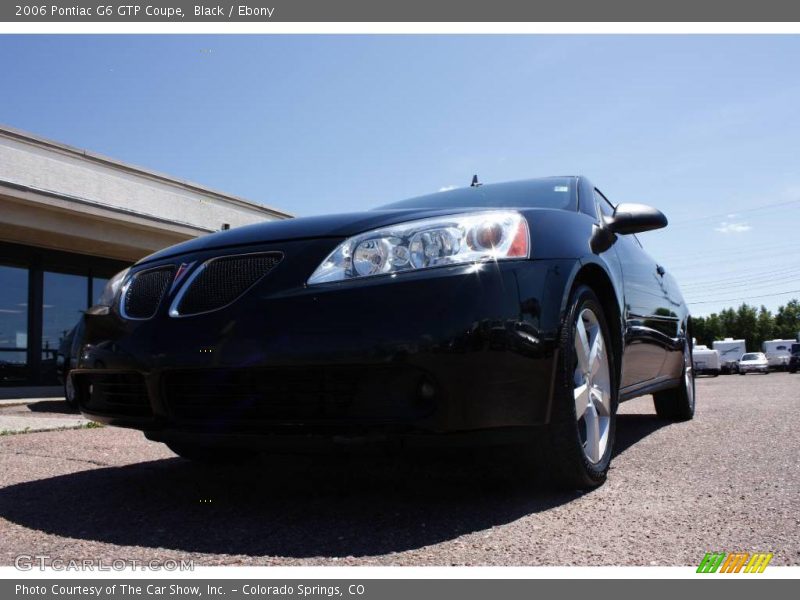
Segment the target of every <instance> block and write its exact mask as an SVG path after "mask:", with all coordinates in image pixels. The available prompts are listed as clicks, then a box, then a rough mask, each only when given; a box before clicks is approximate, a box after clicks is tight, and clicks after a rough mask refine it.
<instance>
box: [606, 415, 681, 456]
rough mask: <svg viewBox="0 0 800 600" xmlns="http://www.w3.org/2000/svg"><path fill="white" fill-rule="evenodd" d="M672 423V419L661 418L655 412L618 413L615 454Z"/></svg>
mask: <svg viewBox="0 0 800 600" xmlns="http://www.w3.org/2000/svg"><path fill="white" fill-rule="evenodd" d="M670 424H671V421H668V420H666V419H661V418H659V417H658V416H656V415H655V414H641V413H632V414H625V415H617V433H616V440H615V441H614V456H618V455H620V454H622V453H623V452H625V450H627V449H628V448H630V447H631V446H633V445H634V444H635V443H637V442H639V441H640V440H643V439H644V438H646V437H647V436H649V435H651V434H653V433H655V432H656V431H658V430H659V429H661V428H663V427H667V426H668V425H670Z"/></svg>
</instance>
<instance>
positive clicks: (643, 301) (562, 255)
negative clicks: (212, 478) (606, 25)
mask: <svg viewBox="0 0 800 600" xmlns="http://www.w3.org/2000/svg"><path fill="white" fill-rule="evenodd" d="M666 224H667V220H666V218H665V217H664V215H662V214H661V213H660V212H659V211H657V210H655V209H653V208H650V207H648V206H644V205H640V204H620V205H618V206H616V207H614V206H613V205H612V204H611V203H610V202H609V201H608V200H607V199H606V198H605V197H604V196H603V195H602V193H600V191H599V190H597V189H596V188H595V187H594V186H593V185H592V183H591V182H590V181H589V180H587V179H586V178H584V177H549V178H542V179H533V180H528V181H520V182H512V183H500V184H492V185H472V186H470V187H468V188H463V189H456V190H451V191H446V192H439V193H437V194H432V195H428V196H422V197H419V198H414V199H411V200H404V201H401V202H397V203H394V204H390V205H388V206H384V207H381V208H379V209H377V210H373V211H368V212H362V213H355V214H340V215H332V216H324V217H311V218H298V219H290V220H285V221H276V222H268V223H263V224H257V225H251V226H247V227H242V228H238V229H233V230H230V231H223V232H220V233H215V234H213V235H208V236H206V237H201V238H198V239H195V240H191V241H189V242H185V243H182V244H178V245H176V246H173V247H171V248H167V249H165V250H162V251H160V252H157V253H156V254H153V255H151V256H148V257H147V258H145V259H143V260H141V261H139V262H138V263H137V264H136V265H134V266H132V267H131V268H130V269H128V270H126V271H124V272H122V273H119V274H118V275H117V276H116V277H114V278H113V279H112V280H111V281H110V282H109V284H108V287H107V288H106V291H105V293H104V295H103V298H102V300H101V302H100V303H99V305H98V306H95V307H93V308H92V309H90V311H89V314H88V315H87V317H86V333H85V338H84V340H83V344H82V347H81V352H80V357H79V363H78V365H77V368H76V369H74V370H73V371H72V372H71V374H70V376H71V377H72V384H73V387H74V390H75V393H76V397H77V400H78V403H79V405H80V408H81V410H82V412H83V413H84V414H85V415H86V416H87V417H89V418H91V419H94V420H96V421H100V422H103V423H107V424H110V425H117V426H122V427H133V428H136V429H139V430H142V431H144V433H145V435H146V436H147V438H148V439H151V440H156V441H160V442H165V443H166V444H167V445H168V446H169V447H170V448H171V449H172V450H173V451H175V452H176V453H177V454H179V455H181V456H184V457H187V458H191V459H197V460H219V459H223V458H224V459H234V460H235V459H238V458H242V459H243V458H245V457H247V456H249V455H251V454H253V453H254V452H255V451H256V450H258V451H267V450H269V449H270V448H274V447H276V446H283V445H284V444H297V445H298V446H300V447H306V446H309V445H311V444H312V443H314V442H317V441H320V440H322V441H331V442H336V441H350V442H352V441H354V440H362V439H370V440H373V439H380V440H383V439H387V440H403V441H414V440H420V439H423V440H431V439H435V440H437V441H444V442H445V443H450V441H454V440H456V439H461V440H464V439H470V440H471V439H477V438H482V437H490V438H491V439H492V440H497V441H504V442H512V441H513V442H514V443H520V442H521V443H523V444H525V448H526V449H530V452H528V451H527V450H526V452H520V453H519V456H520V457H521V458H520V460H521V461H522V460H523V458H522V457H525V459H526V460H527V457H528V456H535V457H538V458H537V459H536V460H537V464H538V467H539V469H540V472H544V473H547V474H549V475H550V476H552V478H553V480H554V481H555V482H557V483H558V484H560V485H565V486H569V487H574V488H591V487H593V486H596V485H599V484H601V483H602V482H603V481H604V480H605V477H606V473H607V471H608V467H609V462H610V460H611V456H612V450H613V445H614V433H615V427H616V411H617V405H618V403H619V402H621V401H624V400H628V399H630V398H634V397H636V396H641V395H644V394H653V397H654V399H655V410H656V412H657V413H658V415H659V416H661V417H664V418H667V419H672V420H686V419H691V418H692V416H693V414H694V402H695V400H694V399H695V394H694V375H693V372H692V346H691V344H692V342H691V340H692V337H691V335H690V332H689V326H690V323H689V311H688V310H687V307H686V304H685V302H684V301H683V298H682V296H681V293H680V291H679V289H678V286H677V285H676V283H675V281H674V279H673V278H672V277H671V276H670V274H669V273H668V272H666V271H665V270H664V268H663V267H662V266H660V265H659V264H657V263H656V262H655V260H653V259H652V258H651V257H650V256H649V255H648V254H647V253H646V252H645V251H644V250H643V249H642V246H641V245H640V243H639V240H638V239H637V238H636V236H635V234H637V233H640V232H644V231H648V230H651V229H657V228H660V227H664V226H665V225H666Z"/></svg>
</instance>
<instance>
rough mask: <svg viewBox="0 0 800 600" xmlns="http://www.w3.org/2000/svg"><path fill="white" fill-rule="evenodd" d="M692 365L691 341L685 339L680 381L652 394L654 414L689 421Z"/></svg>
mask: <svg viewBox="0 0 800 600" xmlns="http://www.w3.org/2000/svg"><path fill="white" fill-rule="evenodd" d="M691 365H692V342H691V340H690V338H688V336H687V339H686V342H685V345H684V348H683V371H682V372H681V383H680V385H678V386H677V387H674V388H671V389H668V390H663V391H661V392H656V393H655V394H653V404H655V407H656V414H657V415H658V416H659V417H660V418H662V419H667V420H669V421H689V420H691V419H692V418H693V417H694V407H695V404H696V402H695V398H696V396H695V391H696V390H695V382H694V379H695V378H694V369H692V368H691ZM739 374H740V375H744V373H739Z"/></svg>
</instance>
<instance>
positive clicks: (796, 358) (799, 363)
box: [789, 344, 800, 373]
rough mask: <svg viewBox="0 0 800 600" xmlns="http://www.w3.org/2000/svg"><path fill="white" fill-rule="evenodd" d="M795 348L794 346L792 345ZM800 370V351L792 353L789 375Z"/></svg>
mask: <svg viewBox="0 0 800 600" xmlns="http://www.w3.org/2000/svg"><path fill="white" fill-rule="evenodd" d="M792 347H794V344H792ZM799 370H800V350H798V351H797V352H792V356H791V357H789V373H797V371H799Z"/></svg>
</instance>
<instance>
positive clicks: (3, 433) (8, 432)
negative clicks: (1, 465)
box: [0, 421, 104, 437]
mask: <svg viewBox="0 0 800 600" xmlns="http://www.w3.org/2000/svg"><path fill="white" fill-rule="evenodd" d="M102 427H104V425H103V424H102V423H95V422H94V421H89V422H88V423H85V424H83V425H76V426H74V427H56V428H54V429H37V430H32V429H31V428H30V427H26V428H25V429H20V430H13V429H3V430H2V431H0V437H3V436H6V435H22V434H23V433H46V432H48V431H70V430H72V429H100V428H102Z"/></svg>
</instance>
